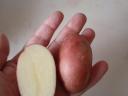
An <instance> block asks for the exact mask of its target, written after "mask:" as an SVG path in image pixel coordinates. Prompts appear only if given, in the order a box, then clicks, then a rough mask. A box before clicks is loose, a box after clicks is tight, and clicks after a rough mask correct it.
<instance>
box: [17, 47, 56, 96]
mask: <svg viewBox="0 0 128 96" xmlns="http://www.w3.org/2000/svg"><path fill="white" fill-rule="evenodd" d="M17 78H18V86H19V89H20V93H21V96H54V93H55V87H56V70H55V63H54V59H53V57H52V55H51V54H50V52H49V51H48V50H47V49H46V48H45V47H43V46H41V45H32V46H29V47H27V48H26V49H25V51H24V52H23V53H22V54H21V55H20V57H19V60H18V66H17Z"/></svg>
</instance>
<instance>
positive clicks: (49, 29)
mask: <svg viewBox="0 0 128 96" xmlns="http://www.w3.org/2000/svg"><path fill="white" fill-rule="evenodd" d="M63 17H64V16H63V14H62V13H61V12H60V11H56V12H54V13H53V14H51V15H50V16H49V17H48V19H46V20H45V21H44V23H43V24H42V25H41V26H40V27H39V29H38V30H37V31H36V32H35V34H34V35H33V37H32V38H30V40H29V41H28V42H27V44H25V47H26V46H29V45H32V44H40V45H43V46H47V45H48V44H49V42H50V40H51V38H52V36H53V34H54V32H55V30H56V29H57V27H58V26H59V25H60V23H61V22H62V20H63ZM22 51H23V49H22V50H21V51H20V52H19V53H18V54H17V55H16V56H15V57H13V58H12V59H11V61H12V62H15V63H17V59H18V57H19V55H20V53H21V52H22Z"/></svg>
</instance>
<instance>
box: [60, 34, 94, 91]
mask: <svg viewBox="0 0 128 96" xmlns="http://www.w3.org/2000/svg"><path fill="white" fill-rule="evenodd" d="M59 58H60V63H59V71H60V76H61V79H62V83H63V84H64V87H65V88H66V89H67V91H69V92H71V93H76V92H80V91H82V90H83V89H84V88H85V87H86V86H87V83H88V81H89V79H90V74H91V68H92V50H91V48H90V44H89V43H88V41H87V40H86V39H85V37H83V36H79V35H77V34H72V35H69V36H68V37H67V38H66V39H65V40H64V42H63V43H62V45H61V48H60V54H59Z"/></svg>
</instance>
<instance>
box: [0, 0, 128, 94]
mask: <svg viewBox="0 0 128 96" xmlns="http://www.w3.org/2000/svg"><path fill="white" fill-rule="evenodd" d="M56 10H61V11H62V12H64V14H65V19H64V22H63V23H62V24H61V26H60V27H59V29H58V30H57V33H58V32H59V30H60V29H61V28H62V26H64V24H65V23H66V21H67V20H69V18H70V17H71V16H72V15H73V14H74V13H77V12H83V13H85V14H86V15H87V17H88V21H87V24H86V27H92V28H93V29H94V30H95V31H96V38H95V41H94V42H93V44H92V48H93V54H94V62H96V61H98V60H100V59H105V60H107V61H108V63H109V71H108V73H107V74H106V75H105V76H104V78H103V79H102V80H101V81H100V82H99V83H98V84H97V85H96V86H95V87H93V88H92V89H90V90H89V91H88V92H86V93H85V95H83V96H128V75H127V74H128V70H127V69H128V43H127V42H128V1H127V0H0V32H4V33H6V34H7V36H8V38H9V40H10V45H11V53H10V57H12V56H14V54H15V53H16V52H18V51H19V50H20V49H21V48H22V46H23V45H24V44H25V42H26V41H27V40H28V38H29V37H31V36H32V34H33V33H34V31H35V30H36V29H37V28H38V27H39V25H40V24H41V23H42V22H43V20H44V19H45V18H47V16H48V15H49V14H50V13H52V12H54V11H56Z"/></svg>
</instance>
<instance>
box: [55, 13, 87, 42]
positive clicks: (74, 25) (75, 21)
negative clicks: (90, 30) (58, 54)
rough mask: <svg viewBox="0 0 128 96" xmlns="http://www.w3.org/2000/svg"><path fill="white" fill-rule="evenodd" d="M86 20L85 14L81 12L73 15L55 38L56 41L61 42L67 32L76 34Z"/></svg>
mask: <svg viewBox="0 0 128 96" xmlns="http://www.w3.org/2000/svg"><path fill="white" fill-rule="evenodd" d="M85 22H86V16H85V15H84V14H82V13H77V14H76V15H74V16H73V17H72V18H71V19H70V20H69V22H68V23H67V24H66V25H65V27H64V28H63V29H62V31H61V33H60V34H59V36H58V37H57V39H56V42H62V41H63V40H64V38H65V37H66V36H67V35H69V34H74V33H75V34H78V33H79V32H80V31H81V29H82V28H83V26H84V24H85Z"/></svg>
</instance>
